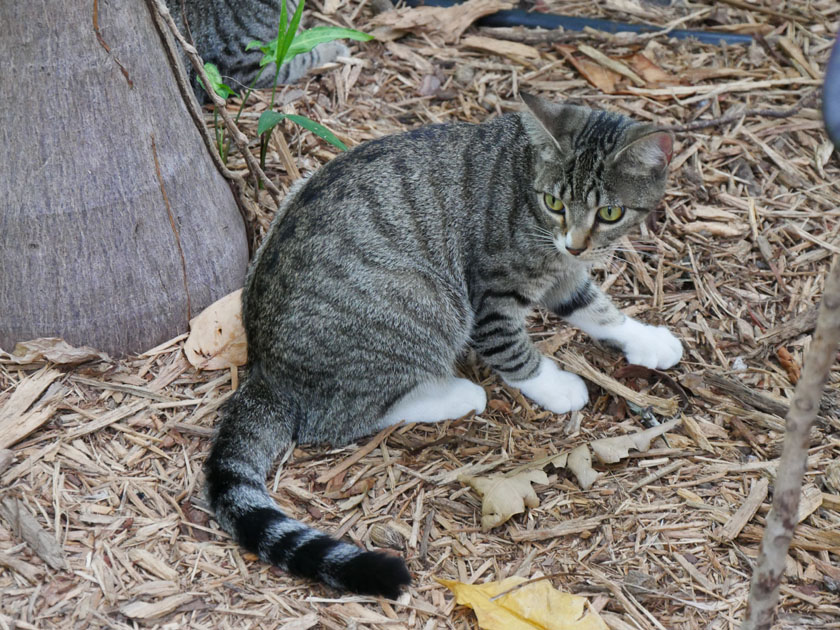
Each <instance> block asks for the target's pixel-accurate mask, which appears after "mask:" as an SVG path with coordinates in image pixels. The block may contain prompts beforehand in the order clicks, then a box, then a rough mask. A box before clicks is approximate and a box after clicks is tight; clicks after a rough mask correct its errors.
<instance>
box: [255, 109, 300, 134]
mask: <svg viewBox="0 0 840 630" xmlns="http://www.w3.org/2000/svg"><path fill="white" fill-rule="evenodd" d="M291 117H292V116H287V115H286V114H281V113H280V112H275V111H272V110H268V111H265V112H263V113H262V115H261V116H260V120H259V122H258V123H257V135H258V136H261V135H263V134H264V133H265V132H267V131H271V130H272V129H274V128H275V127H276V126H277V123H279V122H280V121H281V120H283V119H284V118H291Z"/></svg>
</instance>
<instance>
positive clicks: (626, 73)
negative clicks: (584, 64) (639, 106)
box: [578, 44, 646, 87]
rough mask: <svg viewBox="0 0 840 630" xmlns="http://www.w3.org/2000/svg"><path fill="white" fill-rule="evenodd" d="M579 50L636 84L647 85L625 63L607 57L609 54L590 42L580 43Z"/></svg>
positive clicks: (639, 85)
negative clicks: (589, 43) (593, 46)
mask: <svg viewBox="0 0 840 630" xmlns="http://www.w3.org/2000/svg"><path fill="white" fill-rule="evenodd" d="M578 50H579V51H580V52H582V53H583V54H584V55H586V56H587V57H589V58H590V59H592V60H593V61H595V63H597V64H599V65H601V66H603V67H604V68H607V69H608V70H611V71H612V72H615V73H616V74H620V75H621V76H623V77H625V78H627V79H630V81H632V82H633V84H634V85H636V86H638V87H644V86H645V85H646V84H645V82H644V80H643V79H642V78H641V77H640V76H639V75H638V74H636V73H635V72H633V71H632V70H631V69H630V68H628V67H627V66H626V65H625V64H623V63H622V62H620V61H618V60H617V59H613V58H612V57H607V55H605V54H604V53H602V52H601V51H600V50H597V49H595V48H592V46H589V45H588V44H580V45H579V46H578Z"/></svg>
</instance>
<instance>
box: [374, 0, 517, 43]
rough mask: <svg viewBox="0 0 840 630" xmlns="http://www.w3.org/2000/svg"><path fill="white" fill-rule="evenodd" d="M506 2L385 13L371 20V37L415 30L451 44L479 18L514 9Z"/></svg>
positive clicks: (481, 0) (475, 0)
mask: <svg viewBox="0 0 840 630" xmlns="http://www.w3.org/2000/svg"><path fill="white" fill-rule="evenodd" d="M513 6H514V3H513V2H511V1H509V0H467V2H464V3H461V4H456V5H454V6H451V7H416V8H403V9H395V10H393V11H385V12H384V13H380V14H379V15H377V16H376V17H374V18H373V19H372V20H371V21H370V25H371V26H374V27H379V28H376V29H374V30H373V31H372V33H371V34H372V35H373V36H374V37H375V38H376V39H378V40H380V41H391V40H394V39H397V38H399V37H402V36H403V35H406V34H408V33H417V32H418V31H421V32H424V33H429V34H438V35H440V36H442V37H443V41H444V42H446V43H448V44H451V43H453V42H455V41H457V40H458V38H459V37H461V34H462V33H463V32H464V31H465V30H467V29H468V28H469V27H470V25H472V23H473V22H475V21H476V20H477V19H478V18H480V17H484V16H485V15H490V14H492V13H496V12H498V11H501V10H503V9H511V8H513Z"/></svg>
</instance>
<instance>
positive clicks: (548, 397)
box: [505, 357, 589, 413]
mask: <svg viewBox="0 0 840 630" xmlns="http://www.w3.org/2000/svg"><path fill="white" fill-rule="evenodd" d="M505 382H507V384H508V385H510V386H511V387H516V388H517V389H519V390H520V391H521V392H522V393H523V394H525V395H526V396H527V397H528V398H530V399H531V400H533V401H534V402H535V403H537V404H538V405H540V406H541V407H543V408H545V409H548V410H549V411H553V412H554V413H566V412H567V411H576V410H577V409H581V408H582V407H583V406H584V405H585V404H586V403H587V402H589V391H588V390H587V389H586V383H585V382H584V380H583V379H582V378H581V377H580V376H578V375H577V374H572V373H571V372H564V371H563V370H561V369H560V368H558V367H557V364H555V363H554V361H552V360H551V359H549V358H548V357H543V358H542V360H541V361H540V369H539V371H538V372H537V375H536V376H533V377H531V378H529V379H526V380H524V381H511V380H507V379H505Z"/></svg>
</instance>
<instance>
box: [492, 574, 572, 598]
mask: <svg viewBox="0 0 840 630" xmlns="http://www.w3.org/2000/svg"><path fill="white" fill-rule="evenodd" d="M567 575H568V572H562V573H549V574H548V575H540V576H539V577H535V578H531V579H530V580H525V581H524V582H520V583H519V584H516V585H515V586H511V587H510V588H509V589H507V590H506V591H502V592H501V593H496V594H495V595H493V597H491V598H490V601H491V602H495V601H496V600H497V599H499V598H500V597H504V596H505V595H508V594H509V593H513V592H514V591H518V590H519V589H520V588H522V587H523V586H528V585H530V584H534V583H535V582H542V581H543V580H553V579H554V578H558V577H566V576H567Z"/></svg>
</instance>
